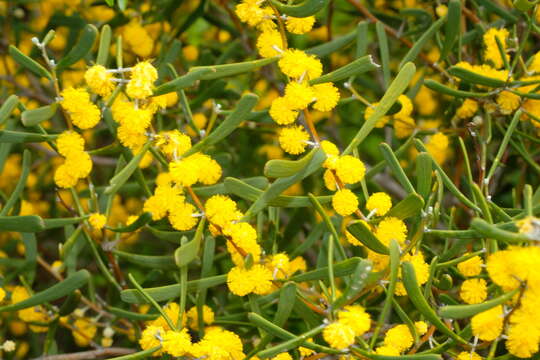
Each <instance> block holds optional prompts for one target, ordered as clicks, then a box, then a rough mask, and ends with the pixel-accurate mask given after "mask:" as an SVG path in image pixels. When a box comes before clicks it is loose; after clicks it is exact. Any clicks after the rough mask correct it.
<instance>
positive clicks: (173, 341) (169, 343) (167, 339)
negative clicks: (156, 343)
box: [163, 328, 191, 357]
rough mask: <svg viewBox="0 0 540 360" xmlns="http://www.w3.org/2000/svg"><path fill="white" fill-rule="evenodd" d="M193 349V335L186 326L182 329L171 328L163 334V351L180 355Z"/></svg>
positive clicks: (176, 355)
mask: <svg viewBox="0 0 540 360" xmlns="http://www.w3.org/2000/svg"><path fill="white" fill-rule="evenodd" d="M190 349H191V336H190V335H189V333H188V332H187V329H186V328H184V329H182V330H180V331H174V330H169V331H166V332H165V334H163V352H165V353H167V354H169V355H172V356H175V357H178V356H183V355H184V354H185V353H187V352H189V351H190Z"/></svg>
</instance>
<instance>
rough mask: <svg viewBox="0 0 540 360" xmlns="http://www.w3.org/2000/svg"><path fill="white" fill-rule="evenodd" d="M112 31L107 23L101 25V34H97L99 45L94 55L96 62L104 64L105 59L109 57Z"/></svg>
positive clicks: (105, 63) (105, 62)
mask: <svg viewBox="0 0 540 360" xmlns="http://www.w3.org/2000/svg"><path fill="white" fill-rule="evenodd" d="M111 36H112V31H111V27H110V26H109V24H105V25H103V26H102V27H101V34H99V47H98V53H97V57H96V64H98V65H102V66H106V65H107V59H108V58H109V49H110V47H111Z"/></svg>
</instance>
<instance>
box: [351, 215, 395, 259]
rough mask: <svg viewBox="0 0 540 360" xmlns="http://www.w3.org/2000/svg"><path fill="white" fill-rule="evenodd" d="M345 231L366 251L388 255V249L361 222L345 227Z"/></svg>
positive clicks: (365, 224)
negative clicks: (362, 245)
mask: <svg viewBox="0 0 540 360" xmlns="http://www.w3.org/2000/svg"><path fill="white" fill-rule="evenodd" d="M347 231H348V232H349V233H350V234H351V235H352V236H354V237H355V238H356V239H357V240H358V241H360V242H361V243H362V244H364V246H365V247H367V248H368V249H370V250H372V251H375V252H376V253H379V254H384V255H388V254H389V253H390V252H389V250H388V247H387V246H386V245H384V244H383V243H382V242H381V241H380V240H379V239H377V237H376V236H375V234H373V232H372V231H371V230H370V228H369V227H368V225H367V223H366V222H365V221H363V220H357V221H354V222H352V223H350V224H349V225H348V226H347Z"/></svg>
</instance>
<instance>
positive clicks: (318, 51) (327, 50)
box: [306, 27, 359, 57]
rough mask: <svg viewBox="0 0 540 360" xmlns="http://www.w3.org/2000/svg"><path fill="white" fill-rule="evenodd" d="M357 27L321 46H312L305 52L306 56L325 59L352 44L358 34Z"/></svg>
mask: <svg viewBox="0 0 540 360" xmlns="http://www.w3.org/2000/svg"><path fill="white" fill-rule="evenodd" d="M358 31H359V30H358V27H357V28H356V29H355V30H354V31H351V32H350V33H348V34H346V35H343V36H339V37H336V38H335V39H334V40H332V41H329V42H325V43H322V44H321V45H317V46H314V47H312V48H309V49H307V50H306V53H307V54H311V55H316V56H318V57H325V56H327V55H330V54H331V53H333V52H335V51H337V50H339V49H341V48H344V47H345V46H347V45H349V44H350V43H352V42H353V41H354V40H355V39H356V36H357V34H358Z"/></svg>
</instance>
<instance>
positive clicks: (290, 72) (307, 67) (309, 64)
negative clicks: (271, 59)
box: [278, 49, 322, 80]
mask: <svg viewBox="0 0 540 360" xmlns="http://www.w3.org/2000/svg"><path fill="white" fill-rule="evenodd" d="M278 66H279V68H280V69H281V71H282V72H283V73H284V74H285V75H287V76H290V77H291V78H294V79H299V78H302V79H305V80H311V79H315V78H318V77H319V76H321V74H322V64H321V62H320V60H319V59H317V58H316V57H315V56H313V55H308V54H306V53H305V52H304V51H302V50H298V49H289V50H286V51H285V52H284V53H283V55H282V57H281V59H279V61H278Z"/></svg>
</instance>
